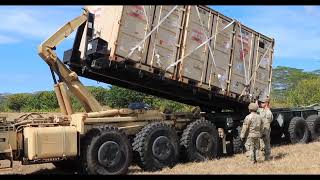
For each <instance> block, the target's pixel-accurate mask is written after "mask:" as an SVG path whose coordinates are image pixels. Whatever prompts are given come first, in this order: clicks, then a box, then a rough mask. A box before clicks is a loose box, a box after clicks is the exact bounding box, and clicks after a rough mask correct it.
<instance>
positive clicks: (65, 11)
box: [0, 6, 81, 39]
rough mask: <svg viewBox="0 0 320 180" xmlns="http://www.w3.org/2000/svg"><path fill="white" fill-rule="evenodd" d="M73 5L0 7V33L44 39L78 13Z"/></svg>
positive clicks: (79, 9)
mask: <svg viewBox="0 0 320 180" xmlns="http://www.w3.org/2000/svg"><path fill="white" fill-rule="evenodd" d="M80 12H81V8H75V7H72V6H70V7H68V6H63V7H41V6H39V7H28V6H25V7H11V6H10V7H9V6H7V7H6V6H4V7H0V19H1V23H0V33H3V32H5V33H10V35H15V36H16V37H19V38H21V39H25V38H28V39H35V38H36V39H44V38H47V37H49V36H50V35H51V34H52V33H54V32H55V31H56V30H58V29H59V28H60V27H61V26H62V25H63V24H64V23H66V22H67V21H69V20H71V19H72V18H74V17H76V16H77V15H80Z"/></svg>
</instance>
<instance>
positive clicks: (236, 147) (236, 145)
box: [232, 126, 243, 154]
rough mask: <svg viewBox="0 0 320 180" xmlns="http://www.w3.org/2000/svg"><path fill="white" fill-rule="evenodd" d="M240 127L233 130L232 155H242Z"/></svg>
mask: <svg viewBox="0 0 320 180" xmlns="http://www.w3.org/2000/svg"><path fill="white" fill-rule="evenodd" d="M241 129H242V128H241V126H238V127H237V128H236V129H235V131H236V132H235V134H234V136H233V137H232V149H233V154H239V153H243V143H242V141H241V138H240V133H241Z"/></svg>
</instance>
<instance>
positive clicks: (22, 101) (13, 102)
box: [7, 94, 31, 112]
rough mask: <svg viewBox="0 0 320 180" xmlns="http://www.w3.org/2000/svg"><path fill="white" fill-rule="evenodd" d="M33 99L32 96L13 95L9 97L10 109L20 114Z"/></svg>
mask: <svg viewBox="0 0 320 180" xmlns="http://www.w3.org/2000/svg"><path fill="white" fill-rule="evenodd" d="M30 98H31V95H30V94H13V95H10V96H9V97H8V102H7V103H8V107H9V108H10V109H11V110H14V111H18V112H20V111H21V109H22V108H24V107H26V105H27V104H28V102H29V100H30Z"/></svg>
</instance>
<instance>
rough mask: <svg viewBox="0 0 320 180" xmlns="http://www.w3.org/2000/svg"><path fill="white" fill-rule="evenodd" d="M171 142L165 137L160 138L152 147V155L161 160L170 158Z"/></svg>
mask: <svg viewBox="0 0 320 180" xmlns="http://www.w3.org/2000/svg"><path fill="white" fill-rule="evenodd" d="M170 146H171V145H170V141H169V139H168V138H167V137H165V136H159V137H158V138H157V139H156V140H155V141H154V142H153V145H152V154H153V156H155V157H156V158H157V159H159V160H166V159H168V158H169V157H170V154H171V148H170Z"/></svg>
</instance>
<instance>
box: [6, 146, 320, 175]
mask: <svg viewBox="0 0 320 180" xmlns="http://www.w3.org/2000/svg"><path fill="white" fill-rule="evenodd" d="M319 149H320V142H313V143H309V144H297V145H284V146H280V147H274V148H273V149H272V160H270V161H268V162H263V161H259V163H257V164H254V165H253V164H251V163H250V162H249V161H248V159H247V158H246V157H245V155H244V154H238V155H235V156H232V157H227V158H221V159H219V160H211V161H207V162H200V163H186V164H178V165H176V166H175V167H174V168H172V169H170V168H165V169H163V170H162V171H157V172H143V171H142V170H141V169H140V168H139V167H137V166H133V167H130V171H129V174H137V175H141V174H320V152H319ZM0 163H1V166H8V165H9V161H0ZM0 174H76V172H63V171H60V170H57V169H56V168H55V166H54V165H53V164H51V163H47V164H36V165H25V166H22V165H21V163H20V162H14V168H13V169H2V170H0Z"/></svg>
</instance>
